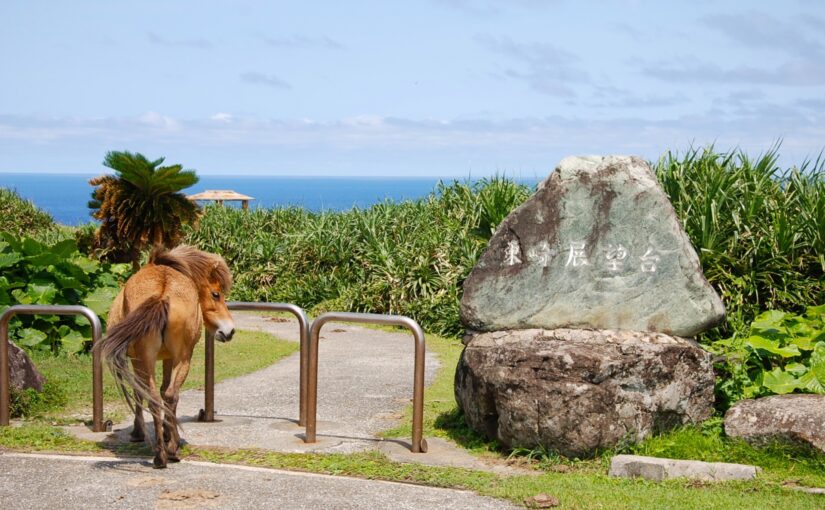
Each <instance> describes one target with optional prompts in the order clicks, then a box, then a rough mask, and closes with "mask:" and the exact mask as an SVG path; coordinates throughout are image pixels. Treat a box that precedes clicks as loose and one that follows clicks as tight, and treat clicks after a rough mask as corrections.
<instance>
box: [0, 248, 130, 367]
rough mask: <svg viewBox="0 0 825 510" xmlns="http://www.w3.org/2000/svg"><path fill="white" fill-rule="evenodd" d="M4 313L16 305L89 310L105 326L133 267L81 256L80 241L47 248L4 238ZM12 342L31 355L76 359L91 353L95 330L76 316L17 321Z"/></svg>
mask: <svg viewBox="0 0 825 510" xmlns="http://www.w3.org/2000/svg"><path fill="white" fill-rule="evenodd" d="M0 269H2V276H0V311H3V310H5V309H6V308H8V307H9V306H12V305H16V304H37V305H51V304H65V305H85V306H87V307H89V308H90V309H92V310H93V311H94V312H95V313H96V314H97V315H98V316H100V317H101V319H102V320H105V318H106V314H107V312H108V310H109V306H110V305H111V303H112V300H113V299H114V297H115V295H116V294H117V292H118V287H119V285H120V283H121V282H122V281H123V280H124V279H125V277H126V276H127V274H128V271H129V267H128V266H127V265H123V264H120V265H108V264H100V263H98V262H97V261H95V260H92V259H89V258H88V257H86V256H84V255H82V254H80V253H79V252H78V251H77V245H76V244H75V242H74V240H71V239H68V240H64V241H60V242H57V243H55V244H52V245H46V244H43V243H41V242H38V241H35V240H34V239H31V238H28V237H23V238H17V237H14V236H12V235H10V234H8V233H0ZM9 329H10V335H11V340H12V341H14V342H15V343H16V344H17V345H20V346H22V347H26V348H28V349H38V350H50V351H52V352H58V351H65V352H68V353H76V352H81V351H84V350H86V349H87V348H88V342H87V341H86V340H87V339H88V338H90V335H91V327H90V326H89V324H88V321H87V320H86V319H85V318H82V317H76V316H68V317H67V316H55V315H36V316H31V315H17V316H15V317H14V318H13V319H12V321H11V323H10V328H9Z"/></svg>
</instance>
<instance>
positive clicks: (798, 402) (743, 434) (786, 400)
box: [725, 395, 825, 453]
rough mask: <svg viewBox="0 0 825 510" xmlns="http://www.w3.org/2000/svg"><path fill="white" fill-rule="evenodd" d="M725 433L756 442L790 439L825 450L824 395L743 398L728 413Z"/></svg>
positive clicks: (824, 451) (726, 414)
mask: <svg viewBox="0 0 825 510" xmlns="http://www.w3.org/2000/svg"><path fill="white" fill-rule="evenodd" d="M725 433H726V434H727V435H729V436H731V437H740V438H742V439H744V440H746V441H748V442H749V443H753V444H764V443H767V442H770V441H773V440H777V439H778V440H789V441H794V442H798V443H804V444H807V445H810V446H812V447H814V448H816V449H817V450H819V451H821V452H823V453H825V395H775V396H772V397H764V398H759V399H755V400H741V401H739V402H737V403H736V405H734V406H733V407H731V408H730V409H728V412H727V413H725Z"/></svg>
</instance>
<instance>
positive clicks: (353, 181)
mask: <svg viewBox="0 0 825 510" xmlns="http://www.w3.org/2000/svg"><path fill="white" fill-rule="evenodd" d="M91 177H93V176H92V175H80V174H42V173H37V174H22V173H0V187H4V188H11V189H14V190H16V191H17V193H18V194H20V196H22V197H23V198H26V199H28V200H31V201H32V202H34V203H35V205H37V206H38V207H39V208H41V209H43V210H45V211H47V212H48V213H49V214H51V215H52V216H53V217H54V219H55V220H56V221H58V222H59V223H63V224H65V225H79V224H83V223H88V222H89V221H92V218H91V216H89V208H88V202H89V199H90V198H91V192H92V187H91V186H90V185H89V179H90V178H91ZM199 177H200V182H198V184H196V185H195V186H192V187H191V188H188V189H186V190H184V193H186V194H187V195H190V194H195V193H199V192H201V191H205V190H208V189H212V190H215V189H223V190H226V189H230V190H234V191H237V192H238V193H241V194H244V195H249V196H251V197H254V198H255V200H254V201H253V202H251V204H250V207H266V208H271V207H285V206H299V207H304V208H306V209H309V210H312V211H321V210H333V211H342V210H348V209H351V208H353V207H360V208H365V207H369V206H370V205H373V204H375V203H378V202H381V201H383V200H385V199H391V200H395V201H400V200H414V199H417V198H423V197H425V196H427V194H429V193H430V192H432V191H433V190H434V189H435V187H436V185H437V184H438V179H436V178H422V179H407V178H369V177H270V176H223V175H200V176H199Z"/></svg>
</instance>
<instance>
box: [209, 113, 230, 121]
mask: <svg viewBox="0 0 825 510" xmlns="http://www.w3.org/2000/svg"><path fill="white" fill-rule="evenodd" d="M209 118H210V119H212V120H214V121H217V122H225V123H228V122H232V115H231V114H229V113H224V112H218V113H216V114H215V115H213V116H211V117H209Z"/></svg>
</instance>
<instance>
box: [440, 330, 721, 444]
mask: <svg viewBox="0 0 825 510" xmlns="http://www.w3.org/2000/svg"><path fill="white" fill-rule="evenodd" d="M465 341H466V343H467V346H466V347H465V349H464V352H463V353H462V355H461V359H460V360H459V363H458V368H457V370H456V379H455V392H456V400H457V401H458V404H459V406H460V407H461V409H462V410H463V411H464V416H465V419H466V421H467V423H468V425H470V427H472V428H473V429H475V430H476V431H477V432H479V433H481V434H482V435H485V436H487V437H488V438H495V439H498V440H499V441H500V442H501V443H502V444H504V445H505V446H510V447H526V448H533V447H536V446H539V445H541V446H544V447H547V448H550V449H552V450H555V451H558V452H560V453H562V454H564V455H567V456H588V455H591V454H593V453H594V452H595V451H596V450H597V449H599V448H605V447H611V446H615V445H616V444H618V443H620V442H622V441H628V440H630V441H638V440H641V439H643V438H644V437H647V436H649V435H651V434H652V433H654V432H658V431H662V430H667V429H670V428H672V427H674V426H678V425H682V424H685V423H697V422H700V421H702V420H705V419H707V418H708V417H710V415H711V407H712V405H713V387H714V375H713V368H712V363H711V356H710V354H709V353H707V352H705V351H704V350H702V349H701V348H700V347H699V346H698V345H697V344H696V343H695V342H693V341H691V340H687V339H684V338H676V337H671V336H668V335H664V334H660V333H641V332H630V331H586V330H571V329H559V330H554V331H547V330H541V329H530V330H519V331H497V332H491V333H473V334H470V335H468V337H467V338H465Z"/></svg>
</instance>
